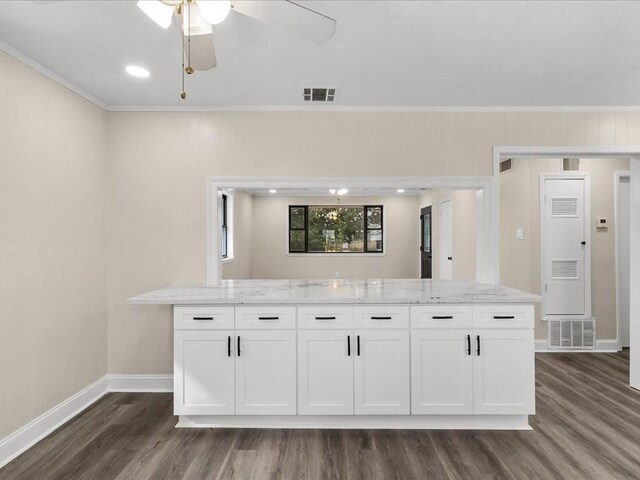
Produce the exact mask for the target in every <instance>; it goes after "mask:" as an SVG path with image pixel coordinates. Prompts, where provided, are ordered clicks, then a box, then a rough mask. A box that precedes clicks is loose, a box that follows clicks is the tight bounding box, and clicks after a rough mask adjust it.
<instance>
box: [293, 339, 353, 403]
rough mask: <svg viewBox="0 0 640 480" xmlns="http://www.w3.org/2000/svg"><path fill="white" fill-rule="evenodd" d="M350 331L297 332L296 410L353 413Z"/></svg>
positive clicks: (351, 342)
mask: <svg viewBox="0 0 640 480" xmlns="http://www.w3.org/2000/svg"><path fill="white" fill-rule="evenodd" d="M353 346H354V345H353V332H352V331H351V330H307V331H300V332H298V413H299V414H300V415H349V414H353Z"/></svg>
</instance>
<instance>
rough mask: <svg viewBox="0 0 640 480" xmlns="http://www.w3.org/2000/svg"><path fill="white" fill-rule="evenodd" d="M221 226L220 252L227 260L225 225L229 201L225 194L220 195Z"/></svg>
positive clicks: (226, 230)
mask: <svg viewBox="0 0 640 480" xmlns="http://www.w3.org/2000/svg"><path fill="white" fill-rule="evenodd" d="M221 201H222V225H221V227H220V230H221V232H220V241H221V242H222V244H221V245H220V252H221V253H222V258H223V259H224V258H229V225H228V224H227V215H228V206H229V200H228V199H227V195H226V194H224V193H223V194H222V199H221Z"/></svg>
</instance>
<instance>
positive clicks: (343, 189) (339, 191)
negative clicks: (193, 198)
mask: <svg viewBox="0 0 640 480" xmlns="http://www.w3.org/2000/svg"><path fill="white" fill-rule="evenodd" d="M348 192H349V190H347V189H346V188H341V189H339V190H338V195H346V194H347V193H348Z"/></svg>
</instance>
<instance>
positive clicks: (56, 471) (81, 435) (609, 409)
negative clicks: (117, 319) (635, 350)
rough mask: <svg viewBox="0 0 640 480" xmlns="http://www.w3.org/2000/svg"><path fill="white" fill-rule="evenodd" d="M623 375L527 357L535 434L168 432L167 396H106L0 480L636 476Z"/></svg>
mask: <svg viewBox="0 0 640 480" xmlns="http://www.w3.org/2000/svg"><path fill="white" fill-rule="evenodd" d="M628 375H629V353H628V351H626V352H623V353H618V354H584V353H570V354H558V353H556V354H549V353H545V354H537V355H536V396H537V415H536V416H535V417H533V420H532V426H533V428H534V431H533V432H472V431H413V430H248V429H247V430H231V429H221V430H212V429H202V430H186V429H175V428H174V425H175V423H176V419H175V418H174V417H173V415H172V400H171V395H170V394H123V393H113V394H108V395H106V396H105V397H104V398H103V399H101V400H100V401H99V402H97V403H96V404H94V405H93V406H91V407H90V408H89V409H87V410H86V411H85V412H83V413H82V414H81V415H79V416H77V417H76V418H74V419H73V420H71V421H70V422H68V423H67V424H65V425H64V426H63V427H61V428H60V429H58V430H57V431H56V432H54V433H53V434H52V435H50V436H49V437H47V438H46V439H44V440H43V441H41V442H40V443H38V444H37V445H36V446H35V447H33V448H32V449H31V450H29V451H27V452H26V453H25V454H23V455H22V456H20V457H18V458H17V459H15V460H14V461H13V462H11V463H10V464H9V465H7V466H6V467H5V468H3V469H2V470H0V480H22V479H25V480H26V479H38V480H52V479H60V480H62V479H64V480H71V479H88V480H98V479H117V480H137V479H140V480H142V479H153V480H161V479H171V480H182V479H242V480H248V479H278V480H286V479H305V480H315V479H336V480H346V479H366V480H370V479H384V480H390V479H403V480H404V479H594V480H595V479H597V480H604V479H638V478H640V392H638V391H635V390H632V389H630V388H629V387H628V386H627V381H628Z"/></svg>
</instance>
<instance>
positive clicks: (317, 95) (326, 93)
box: [302, 87, 338, 102]
mask: <svg viewBox="0 0 640 480" xmlns="http://www.w3.org/2000/svg"><path fill="white" fill-rule="evenodd" d="M337 92H338V89H337V88H335V87H304V88H303V89H302V98H303V99H304V101H305V102H333V101H334V100H335V99H336V94H337Z"/></svg>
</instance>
